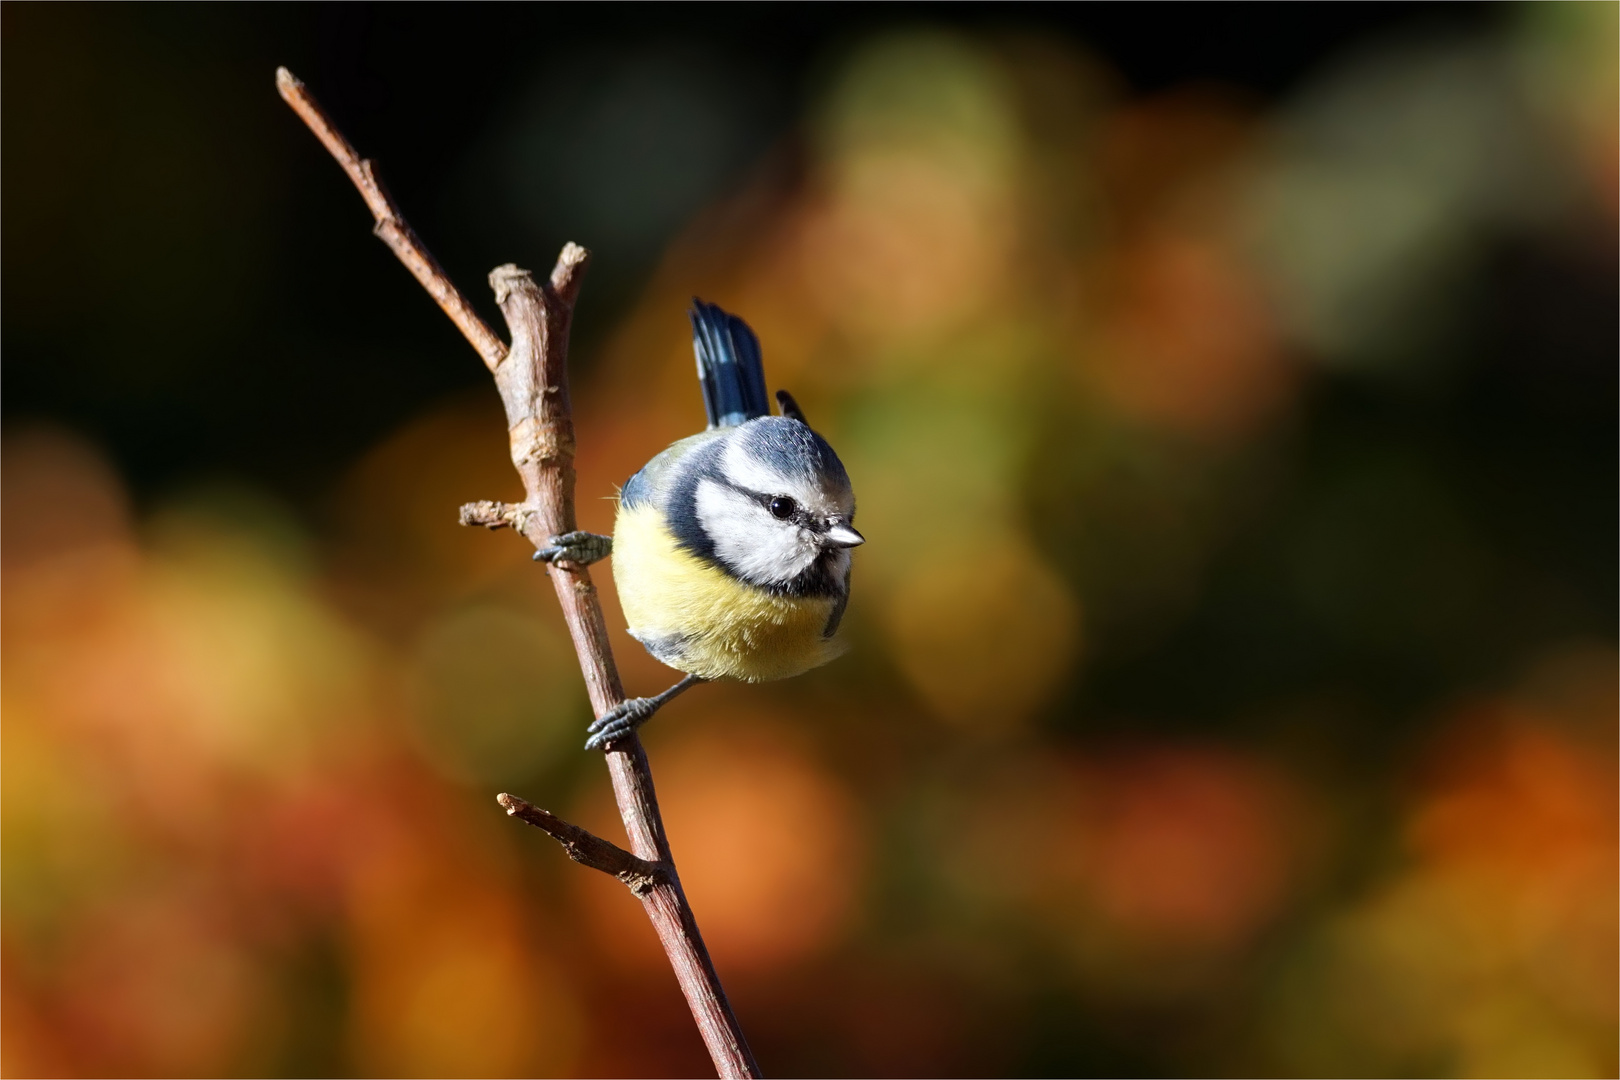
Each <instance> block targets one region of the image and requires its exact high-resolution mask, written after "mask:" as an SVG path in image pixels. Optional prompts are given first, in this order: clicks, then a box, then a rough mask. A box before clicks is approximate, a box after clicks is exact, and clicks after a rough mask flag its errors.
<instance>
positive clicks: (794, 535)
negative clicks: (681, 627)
mask: <svg viewBox="0 0 1620 1080" xmlns="http://www.w3.org/2000/svg"><path fill="white" fill-rule="evenodd" d="M765 490H767V491H769V490H770V489H769V488H767V489H765ZM695 502H696V509H697V516H698V521H699V523H700V524H702V526H703V531H704V532H705V533H707V534H708V537H709V539H710V541H711V542H713V544H714V551H715V554H716V555H718V556H719V557H720V558H721V559H722V560H723V561H724V562H725V563H726V565H727V566H729V567H731V569H732V570H734V571H736V573H737V574H738V576H740V577H742V578H743V579H744V580H745V581H751V582H753V583H754V584H756V585H777V584H782V583H784V582H788V581H791V580H793V579H794V578H795V577H797V576H798V575H799V574H801V573H803V572H804V571H805V570H806V569H808V568H809V566H810V564H811V563H813V562H815V560H816V556H817V554H819V550H820V549H819V548H818V547H817V545H816V542H815V540H814V538H813V537H811V536H810V535H809V534H808V533H806V532H805V530H803V529H801V528H799V527H798V526H797V525H794V524H793V523H792V522H788V521H778V520H777V519H776V518H774V517H772V516H771V514H770V511H768V510H766V509H765V508H764V507H763V506H761V505H759V503H757V502H755V501H754V500H753V499H751V498H749V497H748V496H747V495H744V494H743V493H741V492H739V491H733V490H732V489H731V488H728V487H726V486H725V485H723V484H718V483H716V482H715V481H713V480H702V481H699V483H698V487H697V497H696V500H695Z"/></svg>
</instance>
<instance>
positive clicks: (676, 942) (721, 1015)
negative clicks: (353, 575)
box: [276, 68, 760, 1077]
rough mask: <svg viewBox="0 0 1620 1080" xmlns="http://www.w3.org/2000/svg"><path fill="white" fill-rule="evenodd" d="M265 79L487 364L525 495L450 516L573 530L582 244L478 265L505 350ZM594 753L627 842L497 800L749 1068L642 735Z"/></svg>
mask: <svg viewBox="0 0 1620 1080" xmlns="http://www.w3.org/2000/svg"><path fill="white" fill-rule="evenodd" d="M276 88H277V89H278V90H279V91H280V93H281V96H282V97H283V98H284V99H285V100H286V101H287V103H288V104H289V105H291V106H292V108H293V110H294V111H295V112H297V113H298V115H299V117H300V118H302V119H303V121H304V123H305V124H306V125H307V126H308V127H309V128H310V130H311V131H313V132H314V133H315V135H316V137H317V138H319V139H320V140H321V142H322V143H323V144H324V145H325V146H326V148H327V150H328V151H330V152H331V154H332V156H333V157H334V158H336V159H337V161H338V163H339V164H340V165H342V166H343V169H344V171H345V172H347V173H348V175H349V179H350V180H352V181H353V182H354V185H355V187H357V188H359V190H360V194H361V196H362V197H364V199H365V200H366V205H367V206H369V207H370V208H371V212H372V216H373V217H374V218H375V219H376V222H377V225H376V228H375V230H374V231H375V232H376V234H377V236H378V237H379V238H380V239H381V240H382V241H383V242H384V243H386V244H387V245H388V246H389V248H390V249H391V250H392V251H393V252H394V254H395V255H397V256H398V257H399V259H400V261H401V262H403V263H404V264H405V265H406V267H407V268H408V269H409V270H410V271H411V273H412V274H414V275H415V276H416V279H417V281H419V282H420V283H421V284H422V287H423V288H425V289H426V290H427V291H428V293H429V294H430V295H431V296H432V297H433V298H434V299H435V300H436V301H438V303H439V306H440V307H441V308H443V309H444V312H445V314H446V315H448V316H449V317H450V319H451V321H452V322H454V323H455V324H456V326H457V327H458V328H460V330H461V332H462V334H463V335H464V336H465V337H466V338H467V340H468V341H469V342H471V343H472V346H473V348H474V349H476V350H477V351H478V353H479V355H480V356H482V357H483V359H484V363H485V365H486V366H488V367H489V369H490V371H491V372H492V373H493V374H494V376H495V385H496V388H497V390H499V392H500V395H501V403H502V404H503V405H504V406H505V408H506V419H507V433H508V440H509V443H510V449H511V455H512V464H513V466H514V467H515V468H516V469H517V471H518V475H519V477H520V478H521V479H522V481H523V490H524V493H525V496H526V497H525V499H524V501H523V502H522V503H518V504H506V503H490V502H481V503H469V504H467V505H466V506H463V507H462V508H461V520H462V523H463V524H478V525H485V526H488V527H489V528H500V527H503V526H507V527H511V528H515V529H517V530H518V531H519V532H521V533H522V534H523V535H524V536H525V537H526V538H527V539H528V540H529V542H530V543H532V544H533V545H534V546H535V548H536V549H539V548H542V547H547V546H549V545H550V542H551V537H553V536H557V535H560V534H562V533H566V532H572V531H574V528H575V522H574V422H573V413H572V410H571V408H570V405H569V399H568V331H569V325H570V323H571V321H572V318H573V311H574V300H575V298H576V297H577V296H578V295H579V288H580V283H581V279H582V277H583V274H584V270H585V265H586V262H587V260H588V258H589V255H588V253H587V252H586V250H585V249H584V248H582V247H580V246H579V245H578V244H573V243H569V244H565V245H564V246H563V249H562V253H561V254H560V255H558V257H557V264H556V266H555V267H554V268H553V269H552V271H551V275H550V277H549V278H548V279H547V280H545V281H543V282H539V283H537V282H535V280H534V278H533V276H532V275H530V273H529V272H528V271H527V270H520V269H518V268H517V267H516V266H513V265H511V264H508V265H506V266H501V267H498V268H496V269H495V270H493V271H491V272H490V275H489V283H490V286H491V288H493V289H494V291H495V301H496V303H497V304H498V305H499V306H500V309H501V314H502V315H503V316H504V317H505V319H506V325H507V328H508V330H509V331H510V333H511V336H512V344H511V347H510V348H509V349H508V348H507V347H506V346H505V345H503V344H502V343H501V341H500V339H499V338H498V337H496V336H495V334H494V332H493V331H491V330H490V329H489V327H488V326H487V325H486V324H485V323H484V321H483V320H482V319H480V318H479V317H478V315H477V313H476V312H474V311H473V309H472V306H471V305H470V304H468V303H467V301H466V299H465V298H464V297H463V296H462V295H461V293H460V292H459V291H458V290H457V289H456V287H455V285H453V284H452V283H451V282H450V280H449V278H448V277H446V276H445V273H444V271H443V270H441V269H440V268H439V265H438V264H437V263H436V262H434V260H433V257H432V256H431V255H430V254H428V251H427V249H426V247H424V246H423V244H422V242H421V240H420V239H418V238H417V236H416V234H415V233H414V232H413V231H412V230H411V228H410V226H409V225H408V224H406V222H405V219H404V217H403V216H402V215H401V214H400V213H399V211H398V209H397V208H396V207H395V206H394V204H393V202H392V200H391V199H390V198H389V197H388V195H387V193H386V192H385V191H384V189H383V187H382V184H381V182H380V181H379V180H378V179H377V177H376V174H375V171H374V170H373V168H372V165H371V163H370V162H369V161H366V160H363V159H362V158H361V157H360V156H359V155H358V154H357V153H356V152H355V150H354V147H352V146H351V145H350V144H349V142H348V140H347V139H345V138H344V137H343V135H342V134H341V133H340V132H338V130H337V129H336V127H335V126H333V124H332V122H331V121H330V120H329V119H328V118H327V116H326V114H325V113H324V112H323V111H322V110H321V108H320V106H319V105H318V104H316V102H315V100H314V98H313V97H312V96H311V95H310V93H309V91H308V90H307V89H306V88H305V87H304V84H303V83H301V82H299V81H298V80H297V79H296V78H294V77H293V76H292V74H291V73H290V72H288V71H287V69H286V68H278V69H277V70H276ZM546 572H547V573H549V574H550V575H551V580H552V584H553V586H554V587H555V588H556V591H557V599H558V601H559V602H560V603H561V605H562V609H563V618H564V620H565V621H566V622H567V624H568V632H569V634H570V636H571V637H572V638H573V641H574V651H575V653H576V654H577V655H578V657H579V666H580V671H581V673H582V674H583V675H584V677H585V686H586V689H587V691H588V692H589V694H590V699H591V707H592V708H593V709H594V710H595V713H596V715H597V716H598V717H601V716H603V715H604V714H606V713H607V712H608V711H609V710H610V709H612V708H613V707H614V706H616V705H618V704H619V703H620V702H622V701H624V687H623V686H622V685H621V684H620V682H619V672H618V668H617V667H616V666H615V665H614V662H613V650H612V647H611V646H610V645H609V643H608V634H607V624H606V623H605V622H604V620H603V618H602V607H601V604H600V603H599V601H598V600H597V595H596V586H595V585H594V584H593V583H592V581H591V575H590V571H589V569H588V568H586V567H583V566H575V565H572V564H560V565H559V564H557V563H552V564H549V565H548V566H547V567H546ZM605 757H606V759H607V766H608V773H609V775H610V776H611V778H612V781H613V795H614V798H615V800H616V801H617V802H618V806H619V815H620V817H621V818H622V819H623V821H624V828H625V833H626V835H627V836H628V837H629V840H630V848H631V850H630V851H628V852H627V851H624V850H623V849H621V848H619V847H617V846H616V845H614V844H611V843H609V842H608V841H606V840H602V839H601V838H600V837H596V836H593V835H591V834H590V833H588V832H586V831H585V830H584V829H581V828H579V827H578V826H575V825H571V824H569V823H568V822H566V821H563V820H562V819H561V818H558V817H556V816H554V815H552V814H550V813H547V812H546V811H544V810H541V809H539V808H538V807H534V806H531V805H530V804H528V803H526V802H524V801H523V800H521V799H516V798H513V797H512V796H510V795H505V794H503V795H501V796H500V803H501V805H502V806H503V807H505V808H506V811H507V813H509V814H511V815H513V816H514V817H521V818H522V819H523V820H524V821H527V822H529V823H530V824H532V825H535V826H537V827H539V828H541V829H543V830H545V831H546V832H547V833H548V834H550V835H551V836H553V837H554V838H556V839H557V840H558V841H559V842H561V843H562V845H563V847H564V849H565V850H566V851H567V852H568V854H569V857H570V858H573V859H574V860H575V861H577V862H581V863H584V864H585V865H586V866H591V867H593V868H595V869H598V870H602V871H603V872H604V873H611V874H613V875H615V876H616V877H618V878H619V879H620V880H622V881H624V882H625V883H626V884H627V885H629V886H630V889H631V891H632V892H633V893H635V895H636V896H637V897H639V898H640V900H641V903H642V905H643V907H644V908H645V909H646V912H647V917H648V919H650V920H651V921H652V924H653V928H654V929H655V930H656V931H657V932H658V938H659V940H660V941H661V942H662V943H663V946H664V953H665V955H666V956H667V957H668V958H669V963H670V967H671V968H672V969H673V970H674V972H675V978H676V981H677V982H679V983H680V987H681V991H682V993H684V994H685V996H686V1001H687V1004H688V1005H689V1006H690V1007H691V1010H692V1018H693V1019H694V1020H695V1021H696V1022H697V1026H698V1031H699V1033H700V1034H701V1035H702V1037H703V1042H704V1044H705V1045H706V1046H707V1047H708V1049H709V1056H710V1057H711V1058H712V1059H713V1061H714V1066H715V1070H716V1072H718V1073H719V1075H720V1076H722V1077H757V1076H759V1075H760V1072H759V1066H758V1064H757V1063H756V1062H755V1061H754V1056H753V1053H752V1052H751V1051H750V1050H749V1048H748V1043H747V1040H745V1039H744V1038H743V1034H742V1029H741V1028H740V1027H739V1026H738V1024H737V1018H736V1015H735V1014H734V1013H733V1012H732V1010H731V1003H730V1002H729V1001H728V1000H727V999H726V994H725V990H724V989H723V988H722V987H721V985H720V977H719V975H717V974H716V972H715V970H714V963H713V961H712V960H710V958H709V951H708V949H707V948H706V947H705V946H704V944H703V936H702V935H701V934H700V933H699V932H698V927H697V920H696V918H695V917H694V916H693V914H692V907H691V905H690V904H689V903H688V902H687V899H686V893H685V891H684V890H683V889H682V888H681V879H680V875H679V874H678V873H677V872H676V868H675V860H674V857H673V856H672V855H671V854H670V849H669V840H668V837H667V836H666V835H665V833H664V821H663V816H662V814H661V813H660V812H659V809H658V795H657V792H656V791H655V789H654V787H653V778H652V768H651V766H650V765H649V764H648V761H647V754H646V751H645V750H643V749H642V746H641V740H640V739H638V738H637V737H636V736H634V735H631V736H629V737H627V738H624V739H620V740H618V741H617V742H615V743H614V745H613V748H612V749H611V750H609V751H607V752H606V754H605Z"/></svg>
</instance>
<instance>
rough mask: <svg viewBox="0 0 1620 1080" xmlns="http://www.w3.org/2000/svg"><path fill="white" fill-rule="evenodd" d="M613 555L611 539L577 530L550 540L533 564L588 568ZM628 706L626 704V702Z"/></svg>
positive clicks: (535, 555) (536, 555) (536, 553)
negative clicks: (542, 563) (565, 564)
mask: <svg viewBox="0 0 1620 1080" xmlns="http://www.w3.org/2000/svg"><path fill="white" fill-rule="evenodd" d="M611 554H613V537H611V536H602V535H601V534H599V533H592V532H585V531H583V530H579V531H576V532H571V533H563V534H562V535H561V536H553V537H552V538H551V546H550V547H543V548H541V549H540V550H539V551H536V552H535V553H534V561H535V562H548V563H569V564H570V565H573V566H589V565H591V563H593V562H601V561H602V560H603V559H605V558H607V557H608V556H609V555H611ZM626 704H628V702H626Z"/></svg>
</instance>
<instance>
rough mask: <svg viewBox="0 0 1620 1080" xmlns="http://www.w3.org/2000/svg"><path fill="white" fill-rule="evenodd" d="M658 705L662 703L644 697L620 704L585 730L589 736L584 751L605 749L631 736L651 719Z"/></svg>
mask: <svg viewBox="0 0 1620 1080" xmlns="http://www.w3.org/2000/svg"><path fill="white" fill-rule="evenodd" d="M660 704H662V702H659V701H655V700H654V699H652V698H644V697H638V698H630V699H629V700H628V701H622V702H620V703H619V704H618V705H615V706H614V707H613V708H612V709H609V710H608V712H607V713H606V714H605V715H603V716H602V717H600V718H599V719H597V720H596V721H594V722H593V723H592V724H591V726H590V727H588V728H586V729H585V730H586V732H587V733H589V735H590V738H589V739H586V740H585V749H587V750H605V749H607V747H608V746H609V745H610V744H612V743H615V742H617V741H618V740H620V739H622V738H624V737H625V736H626V735H629V734H632V733H633V732H634V731H635V730H636V729H637V728H638V727H640V726H641V725H642V724H645V723H646V722H647V721H648V720H649V719H651V718H652V714H653V713H655V712H657V711H658V706H659V705H660Z"/></svg>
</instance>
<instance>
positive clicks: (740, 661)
mask: <svg viewBox="0 0 1620 1080" xmlns="http://www.w3.org/2000/svg"><path fill="white" fill-rule="evenodd" d="M688 314H689V317H690V319H691V323H692V349H693V352H694V353H695V354H696V357H697V374H698V383H699V386H700V387H701V389H702V392H703V405H704V411H705V412H706V413H707V415H708V426H707V427H706V428H705V429H704V430H703V431H702V432H699V433H698V434H696V435H692V436H689V437H687V438H684V439H680V440H678V441H677V442H675V443H673V444H671V445H670V446H669V447H668V448H667V449H665V450H664V451H662V452H661V453H659V454H657V455H656V456H655V457H653V458H652V459H651V460H650V461H648V462H647V464H646V465H644V466H642V468H641V469H640V471H638V472H637V473H636V474H635V475H633V476H631V477H630V479H629V480H627V481H626V482H625V484H624V486H623V487H622V488H621V489H620V490H619V504H618V511H617V513H616V515H615V517H614V523H613V535H612V536H611V537H608V536H601V535H598V534H595V533H589V532H584V531H577V532H570V533H566V534H563V535H561V536H554V537H552V538H551V539H550V543H549V546H547V547H545V548H542V549H540V550H539V551H536V552H535V555H534V557H535V559H536V560H539V561H543V562H562V563H572V564H575V565H580V566H584V565H589V564H590V563H593V562H596V561H598V560H600V559H604V558H607V557H609V556H611V557H612V559H613V581H614V586H615V587H616V589H617V590H618V594H619V601H620V604H621V606H622V607H623V609H624V614H625V618H626V620H627V621H628V623H629V630H630V635H631V636H632V637H634V638H635V639H636V640H637V641H639V642H640V643H641V644H642V646H643V647H644V648H645V649H646V650H647V651H648V652H649V653H651V654H652V655H653V656H654V657H655V658H656V659H658V660H659V661H661V662H662V663H664V664H666V665H668V666H669V667H671V668H674V669H675V670H677V671H680V672H682V673H684V676H685V677H684V678H682V679H681V680H680V681H679V682H677V683H675V684H674V685H673V686H671V687H670V688H669V689H667V690H665V691H664V692H663V693H661V694H656V695H654V696H652V697H638V698H630V699H628V700H626V701H624V702H623V703H621V704H620V705H618V706H616V707H614V708H613V709H611V710H609V711H608V712H607V713H605V714H603V715H602V716H601V717H600V718H599V719H597V720H596V721H595V722H594V723H592V724H591V725H590V727H589V728H588V729H587V734H588V735H589V739H588V740H587V742H586V744H585V748H586V749H587V750H606V749H611V748H612V746H613V744H614V743H615V742H617V741H619V740H622V739H623V738H625V737H626V736H628V735H629V734H631V733H632V732H634V731H636V730H637V729H638V728H639V727H640V726H641V725H642V724H645V723H646V722H647V721H648V720H649V719H650V718H651V717H652V716H653V714H654V713H656V712H657V711H658V709H659V708H661V707H662V706H664V705H666V704H668V703H669V702H670V701H671V700H673V699H674V698H675V697H676V696H678V695H679V694H682V693H684V692H685V691H687V690H689V689H691V688H692V687H694V686H696V685H698V684H699V683H704V682H709V681H711V680H715V679H737V680H741V681H743V682H766V681H769V680H774V679H786V678H790V677H792V676H794V675H800V674H803V673H804V672H806V671H809V670H810V669H811V668H814V667H819V666H820V665H822V664H825V663H827V662H828V661H829V660H832V659H834V658H835V657H837V656H838V655H840V654H841V653H842V652H843V651H844V645H843V642H842V641H841V640H840V639H839V638H838V636H837V634H838V628H839V624H840V623H841V622H842V620H843V617H844V611H845V608H846V607H847V606H848V604H849V581H850V566H851V558H850V551H851V549H852V548H855V547H858V546H860V545H861V544H863V543H865V542H866V538H865V537H863V536H862V535H861V534H860V533H859V532H857V531H856V530H855V525H854V521H855V492H854V489H853V487H852V486H851V484H850V479H849V474H848V472H847V471H846V470H845V469H844V464H843V462H842V461H840V460H839V457H838V454H837V453H836V452H835V451H834V450H833V448H832V447H831V446H830V445H829V444H828V442H827V440H826V439H824V438H822V437H821V436H820V435H819V434H817V433H816V432H815V431H814V430H813V429H812V428H811V427H810V425H809V423H808V422H806V420H805V417H804V413H803V412H802V411H801V410H800V408H799V405H798V403H797V402H796V401H795V400H794V399H793V396H792V395H791V394H789V393H788V392H787V391H786V390H778V391H777V393H776V401H777V404H778V407H779V408H780V415H774V416H773V415H772V414H771V407H770V398H769V396H768V395H767V393H766V387H765V367H764V361H763V359H762V357H761V353H760V347H759V339H758V338H757V337H756V336H755V334H754V332H753V330H751V329H750V328H749V326H748V324H747V323H746V322H744V321H743V320H742V319H741V318H739V317H738V316H736V315H732V314H730V313H728V312H726V311H724V310H722V309H721V308H719V307H718V306H716V305H714V304H709V303H705V302H704V301H702V300H700V299H697V298H694V299H693V301H692V306H691V309H690V311H689V313H688Z"/></svg>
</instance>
